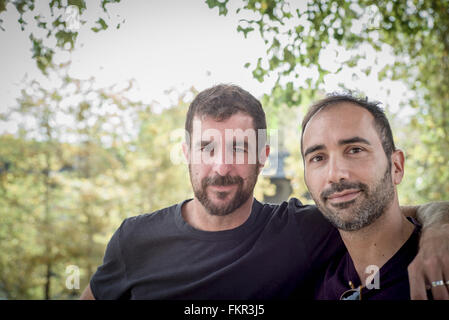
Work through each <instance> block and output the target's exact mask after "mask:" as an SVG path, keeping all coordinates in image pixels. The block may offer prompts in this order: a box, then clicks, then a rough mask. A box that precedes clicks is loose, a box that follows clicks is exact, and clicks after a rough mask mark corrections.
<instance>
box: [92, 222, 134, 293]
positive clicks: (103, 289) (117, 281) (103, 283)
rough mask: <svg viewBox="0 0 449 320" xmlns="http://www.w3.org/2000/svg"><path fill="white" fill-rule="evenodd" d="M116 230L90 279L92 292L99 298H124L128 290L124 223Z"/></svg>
mask: <svg viewBox="0 0 449 320" xmlns="http://www.w3.org/2000/svg"><path fill="white" fill-rule="evenodd" d="M125 222H126V220H125V221H123V223H122V225H121V226H120V227H119V228H118V229H117V230H116V231H115V233H114V234H113V235H112V238H111V240H110V241H109V243H108V245H107V248H106V252H105V255H104V258H103V264H102V265H101V266H99V267H98V269H97V271H96V272H95V273H94V275H93V276H92V278H91V280H90V288H91V290H92V294H93V295H94V297H95V299H97V300H116V299H120V298H124V297H125V296H126V291H127V277H126V267H125V266H126V264H125V261H124V260H123V256H122V250H121V245H120V238H121V232H122V229H123V225H124V223H125Z"/></svg>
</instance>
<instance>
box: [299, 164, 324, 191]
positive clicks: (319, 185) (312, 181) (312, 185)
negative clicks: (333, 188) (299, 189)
mask: <svg viewBox="0 0 449 320" xmlns="http://www.w3.org/2000/svg"><path fill="white" fill-rule="evenodd" d="M304 180H305V182H306V185H307V188H308V189H309V192H310V193H312V194H313V195H314V196H315V195H319V194H320V192H321V190H322V189H323V188H324V186H325V182H324V180H323V177H322V176H321V174H320V172H319V171H317V170H306V172H304Z"/></svg>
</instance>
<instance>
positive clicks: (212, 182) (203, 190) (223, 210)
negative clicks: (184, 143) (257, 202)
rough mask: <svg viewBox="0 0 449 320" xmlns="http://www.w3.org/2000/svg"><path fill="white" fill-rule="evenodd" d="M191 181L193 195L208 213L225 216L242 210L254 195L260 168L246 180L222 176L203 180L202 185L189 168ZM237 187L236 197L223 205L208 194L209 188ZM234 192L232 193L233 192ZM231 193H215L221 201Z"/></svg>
mask: <svg viewBox="0 0 449 320" xmlns="http://www.w3.org/2000/svg"><path fill="white" fill-rule="evenodd" d="M189 173H190V181H191V183H192V187H193V193H194V195H195V197H196V198H197V199H198V201H199V202H200V203H201V204H202V205H203V207H204V208H205V209H206V211H207V212H208V213H209V214H211V215H215V216H225V215H228V214H230V213H232V212H234V211H235V210H236V209H238V208H240V207H241V206H242V205H243V204H244V203H245V202H246V201H247V200H248V199H249V198H250V197H251V196H252V195H253V191H254V187H255V185H256V182H257V177H258V168H257V166H255V169H254V172H252V173H251V174H250V175H249V176H248V178H247V179H245V180H246V182H247V183H246V186H245V180H244V179H243V178H242V177H239V176H230V175H226V176H220V175H215V176H213V177H205V178H203V179H202V180H201V183H199V184H198V183H196V182H195V181H193V178H192V176H193V175H192V171H191V168H190V166H189ZM229 185H237V190H236V191H235V194H234V196H233V197H232V198H231V199H229V200H228V201H226V202H225V203H223V204H218V203H216V202H214V201H213V200H212V199H211V198H210V197H209V195H208V193H207V187H208V186H229ZM231 192H232V191H231ZM231 192H215V195H216V196H217V198H218V199H220V200H225V199H226V198H227V197H229V195H230V193H231Z"/></svg>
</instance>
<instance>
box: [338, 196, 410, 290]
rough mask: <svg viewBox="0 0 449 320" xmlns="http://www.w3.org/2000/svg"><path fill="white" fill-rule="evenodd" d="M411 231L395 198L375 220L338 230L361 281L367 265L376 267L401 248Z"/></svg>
mask: <svg viewBox="0 0 449 320" xmlns="http://www.w3.org/2000/svg"><path fill="white" fill-rule="evenodd" d="M413 230H414V226H413V224H411V223H410V222H409V221H408V220H407V218H406V217H405V216H404V215H403V214H402V213H401V209H400V207H399V203H398V201H397V199H395V200H394V201H393V203H392V205H391V206H390V207H389V208H388V209H387V210H386V211H385V212H384V213H383V215H382V216H380V217H379V218H378V219H377V220H376V221H375V222H373V223H372V224H370V225H369V226H366V227H364V228H362V229H360V230H357V231H343V230H339V232H340V235H341V238H342V239H343V242H344V243H345V245H346V248H347V249H348V252H349V254H350V256H351V259H352V261H353V262H354V266H355V268H356V270H357V273H358V275H359V278H360V280H361V283H362V284H365V282H366V278H367V277H368V276H369V275H370V273H366V268H367V267H368V266H369V265H375V266H377V267H378V268H379V269H380V268H381V267H382V266H383V265H384V264H385V263H386V262H387V261H388V260H389V259H390V258H391V257H393V256H394V254H395V253H396V252H397V251H398V250H399V249H400V248H401V247H402V245H403V244H404V243H405V242H406V241H407V240H408V238H409V237H410V235H411V234H412V232H413Z"/></svg>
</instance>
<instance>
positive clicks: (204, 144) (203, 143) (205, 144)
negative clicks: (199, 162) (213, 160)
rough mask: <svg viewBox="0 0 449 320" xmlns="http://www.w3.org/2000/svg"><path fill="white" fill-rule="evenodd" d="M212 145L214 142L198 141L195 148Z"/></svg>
mask: <svg viewBox="0 0 449 320" xmlns="http://www.w3.org/2000/svg"><path fill="white" fill-rule="evenodd" d="M211 143H214V140H200V141H197V142H196V143H195V145H196V146H197V147H206V146H208V145H209V144H211Z"/></svg>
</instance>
